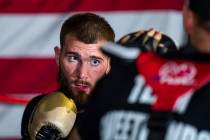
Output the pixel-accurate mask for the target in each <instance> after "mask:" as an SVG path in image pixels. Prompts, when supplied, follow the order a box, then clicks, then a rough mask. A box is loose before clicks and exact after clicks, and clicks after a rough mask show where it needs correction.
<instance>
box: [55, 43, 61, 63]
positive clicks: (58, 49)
mask: <svg viewBox="0 0 210 140" xmlns="http://www.w3.org/2000/svg"><path fill="white" fill-rule="evenodd" d="M54 52H55V62H56V64H57V65H59V58H60V55H61V54H60V53H61V48H59V47H58V46H56V47H54Z"/></svg>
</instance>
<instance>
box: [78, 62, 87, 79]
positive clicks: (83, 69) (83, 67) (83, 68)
mask: <svg viewBox="0 0 210 140" xmlns="http://www.w3.org/2000/svg"><path fill="white" fill-rule="evenodd" d="M77 76H78V78H80V79H83V80H87V78H88V65H87V64H86V63H81V64H80V65H79V66H78V69H77Z"/></svg>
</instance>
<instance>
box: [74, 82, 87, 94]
mask: <svg viewBox="0 0 210 140" xmlns="http://www.w3.org/2000/svg"><path fill="white" fill-rule="evenodd" d="M72 88H74V89H75V90H76V91H77V92H83V93H86V94H88V93H87V92H88V90H89V88H90V86H88V85H86V84H73V85H72Z"/></svg>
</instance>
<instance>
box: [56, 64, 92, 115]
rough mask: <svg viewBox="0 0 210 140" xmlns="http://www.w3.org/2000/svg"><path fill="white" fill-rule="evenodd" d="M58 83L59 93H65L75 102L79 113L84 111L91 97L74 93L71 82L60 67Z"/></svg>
mask: <svg viewBox="0 0 210 140" xmlns="http://www.w3.org/2000/svg"><path fill="white" fill-rule="evenodd" d="M58 81H59V83H60V89H59V91H61V92H63V93H64V94H65V95H66V96H68V97H69V98H72V99H73V100H74V102H75V104H76V106H77V109H78V111H81V110H84V108H85V107H86V105H87V103H88V101H89V95H87V94H86V93H73V91H72V89H71V87H70V82H69V81H68V80H67V78H66V76H65V75H64V73H63V72H62V70H61V68H60V67H59V71H58Z"/></svg>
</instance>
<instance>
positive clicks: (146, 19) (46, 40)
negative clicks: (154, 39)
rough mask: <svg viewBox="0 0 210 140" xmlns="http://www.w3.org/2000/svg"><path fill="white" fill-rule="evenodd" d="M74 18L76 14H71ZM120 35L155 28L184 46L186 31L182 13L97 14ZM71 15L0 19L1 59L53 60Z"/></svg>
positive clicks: (7, 17) (19, 16)
mask: <svg viewBox="0 0 210 140" xmlns="http://www.w3.org/2000/svg"><path fill="white" fill-rule="evenodd" d="M71 14H72V13H71ZM97 14H99V15H101V16H103V17H105V19H107V20H108V22H109V23H110V24H111V26H112V27H113V29H114V31H115V33H116V40H118V39H119V38H120V37H122V36H123V35H125V34H126V33H130V32H133V31H137V30H145V29H149V28H151V27H153V28H155V29H157V30H159V31H161V32H163V33H166V34H168V35H169V36H171V37H172V38H173V39H174V40H175V42H176V43H177V44H178V45H180V44H181V43H183V39H184V31H183V27H182V16H181V13H180V12H178V11H145V12H142V11H139V12H127V11H126V12H97ZM67 16H69V14H68V15H67V14H63V15H59V14H31V15H20V14H18V15H14V14H13V15H11V14H8V15H5V14H1V15H0V25H1V26H0V31H1V38H0V49H1V51H0V57H27V56H32V57H53V55H54V52H53V48H54V46H56V45H59V32H60V27H61V24H62V22H63V21H64V19H66V18H67Z"/></svg>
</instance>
